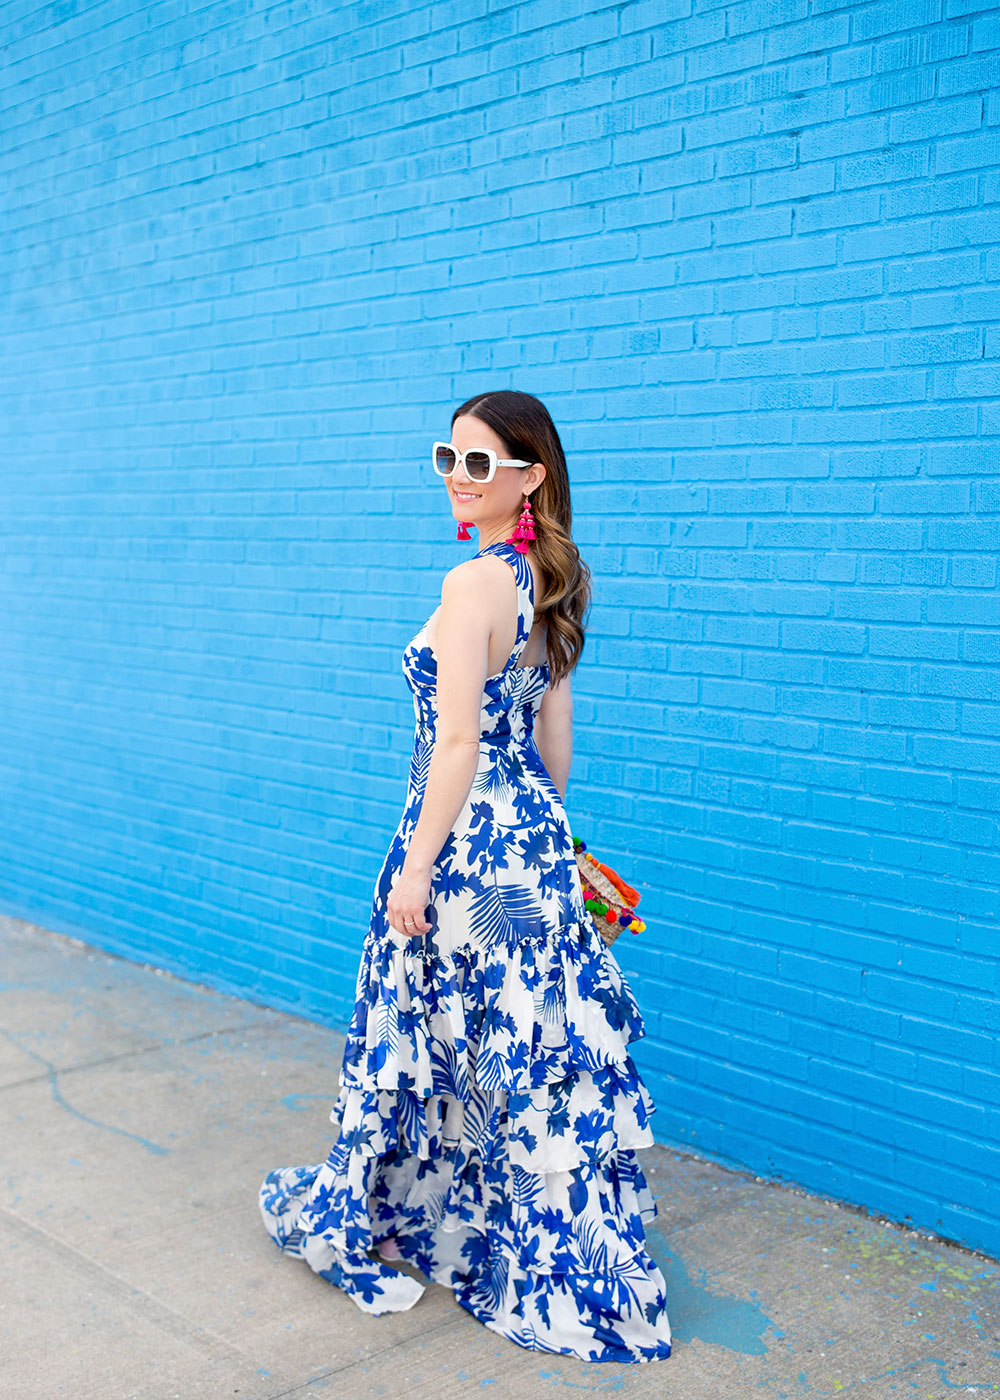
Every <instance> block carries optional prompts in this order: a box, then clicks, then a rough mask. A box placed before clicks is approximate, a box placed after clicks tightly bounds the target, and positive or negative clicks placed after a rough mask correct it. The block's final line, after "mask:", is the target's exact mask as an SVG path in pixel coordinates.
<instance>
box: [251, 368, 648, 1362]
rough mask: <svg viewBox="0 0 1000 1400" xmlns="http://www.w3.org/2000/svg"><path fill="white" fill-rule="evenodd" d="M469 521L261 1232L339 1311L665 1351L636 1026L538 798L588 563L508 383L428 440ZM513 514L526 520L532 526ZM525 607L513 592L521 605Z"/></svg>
mask: <svg viewBox="0 0 1000 1400" xmlns="http://www.w3.org/2000/svg"><path fill="white" fill-rule="evenodd" d="M434 465H435V468H436V470H437V471H438V472H439V473H440V474H441V475H442V477H443V478H444V484H445V488H446V490H447V493H448V498H449V503H450V505H451V509H452V514H453V516H454V517H455V518H457V519H458V520H459V521H460V522H461V523H460V525H459V529H458V538H459V539H468V538H469V535H468V533H467V532H466V524H470V525H472V526H473V527H474V528H475V529H476V530H477V531H478V533H479V541H480V548H479V551H478V553H477V554H476V555H475V557H474V558H472V559H468V560H466V561H465V562H464V563H460V564H458V565H456V566H455V567H454V568H452V569H451V570H449V572H448V573H447V574H446V575H445V578H444V581H443V584H442V588H441V603H440V606H439V607H438V608H437V609H435V611H434V613H432V615H431V616H430V617H429V618H428V620H427V622H426V623H425V624H424V626H423V627H421V629H420V631H419V632H418V633H417V634H416V636H415V637H414V638H413V640H412V641H411V642H410V644H409V645H408V646H407V647H406V649H405V650H404V652H403V657H402V666H403V671H404V674H405V676H406V680H407V682H408V684H409V686H410V688H411V690H412V691H413V702H414V711H415V715H416V732H415V741H414V749H413V755H412V759H411V763H410V772H409V781H408V789H407V794H406V805H405V810H404V812H403V815H402V817H401V819H400V822H399V825H398V827H397V830H396V833H395V835H394V836H393V838H392V842H391V844H390V846H389V850H388V852H387V854H386V857H385V860H384V862H383V865H382V869H381V871H380V872H379V875H378V878H377V880H376V883H375V892H374V900H373V904H372V914H371V924H370V927H369V931H368V934H367V937H366V939H365V943H364V949H363V952H362V956H361V966H360V969H359V972H358V980H357V989H356V1005H355V1009H354V1015H353V1018H352V1020H351V1024H350V1027H349V1029H348V1033H347V1044H346V1047H345V1050H344V1057H343V1063H342V1067H341V1070H340V1077H339V1083H340V1093H339V1096H338V1098H337V1100H336V1103H335V1105H334V1107H333V1110H332V1112H331V1114H330V1118H331V1121H332V1122H333V1123H334V1124H335V1125H337V1126H338V1127H339V1136H338V1139H337V1142H336V1144H335V1146H334V1147H333V1150H332V1151H331V1153H330V1155H329V1157H328V1158H327V1161H326V1162H325V1163H322V1164H319V1165H316V1166H304V1167H284V1168H279V1169H277V1170H275V1171H272V1172H271V1173H270V1174H269V1175H268V1176H267V1178H266V1179H265V1181H264V1183H263V1185H262V1186H261V1190H260V1207H261V1213H262V1215H263V1218H264V1223H265V1224H266V1226H267V1229H268V1230H269V1232H270V1234H271V1236H272V1238H273V1239H274V1240H275V1242H276V1243H277V1244H278V1245H279V1247H280V1248H281V1249H283V1250H284V1251H285V1252H286V1253H288V1254H291V1255H294V1256H296V1257H298V1258H303V1259H305V1260H306V1262H307V1263H308V1264H309V1265H310V1267H311V1268H313V1269H314V1270H315V1271H316V1272H317V1273H319V1274H321V1275H322V1276H323V1277H324V1278H326V1279H329V1280H330V1282H332V1283H335V1284H338V1285H339V1286H340V1287H341V1288H343V1289H344V1291H345V1292H346V1293H348V1294H349V1295H350V1296H351V1297H352V1298H353V1299H354V1301H355V1303H356V1304H357V1305H358V1307H360V1308H361V1309H362V1311H364V1312H370V1313H382V1312H393V1311H401V1310H403V1309H405V1308H410V1307H412V1306H413V1304H414V1303H415V1302H416V1301H417V1299H418V1298H419V1297H420V1296H421V1294H422V1293H423V1292H424V1287H425V1285H424V1284H422V1283H420V1282H419V1281H418V1280H417V1279H416V1278H414V1277H413V1276H412V1275H411V1274H409V1273H407V1272H406V1271H405V1270H404V1269H402V1268H390V1267H387V1265H386V1264H385V1263H382V1262H379V1257H381V1259H382V1260H386V1259H401V1260H403V1261H405V1262H407V1263H409V1264H411V1265H415V1266H416V1268H417V1269H418V1270H420V1271H421V1272H422V1273H423V1274H424V1275H425V1276H426V1277H428V1278H430V1279H433V1280H435V1281H436V1282H439V1283H442V1284H445V1285H446V1286H447V1287H449V1288H451V1289H453V1290H454V1294H455V1297H456V1298H457V1299H458V1301H459V1303H461V1305H462V1306H463V1307H464V1308H466V1309H467V1310H468V1311H469V1312H471V1313H472V1314H473V1315H474V1316H475V1317H477V1318H479V1320H480V1321H481V1322H483V1323H485V1325H486V1326H487V1327H489V1328H491V1329H492V1330H493V1331H494V1332H498V1333H499V1334H500V1335H501V1336H504V1337H508V1338H510V1340H511V1341H514V1342H517V1343H519V1344H520V1345H521V1346H524V1347H527V1348H528V1349H530V1350H536V1351H547V1352H560V1353H564V1354H566V1355H570V1356H577V1357H580V1358H581V1359H582V1360H584V1361H640V1362H641V1361H648V1360H653V1359H655V1358H660V1357H666V1356H669V1355H670V1329H669V1324H668V1321H667V1313H666V1304H665V1297H664V1294H665V1283H664V1279H663V1275H662V1273H661V1272H660V1270H659V1269H658V1268H657V1266H656V1264H655V1263H654V1261H653V1260H652V1259H651V1258H650V1256H649V1254H648V1253H647V1252H646V1248H645V1235H644V1222H646V1221H648V1220H651V1219H653V1217H654V1216H655V1214H656V1206H655V1203H654V1201H653V1197H652V1192H651V1191H650V1189H649V1186H648V1184H647V1182H646V1179H645V1177H644V1176H643V1173H642V1171H641V1169H640V1167H639V1165H638V1162H637V1160H636V1155H635V1149H636V1148H639V1147H646V1146H649V1145H650V1144H651V1143H652V1141H653V1137H652V1132H651V1129H650V1127H649V1117H650V1114H651V1113H652V1111H653V1107H654V1105H653V1101H652V1099H651V1097H650V1095H649V1092H648V1090H647V1089H646V1087H645V1085H644V1084H643V1083H642V1081H641V1079H640V1078H639V1075H638V1074H637V1071H636V1068H635V1065H634V1064H633V1062H632V1059H631V1057H630V1056H629V1054H628V1050H627V1046H628V1043H629V1042H630V1041H631V1040H634V1039H635V1038H636V1037H638V1036H640V1035H642V1034H643V1033H644V1027H643V1023H642V1019H641V1017H640V1014H639V1009H638V1007H637V1005H636V1002H635V1000H634V998H633V996H632V993H631V991H630V989H629V987H628V985H627V983H626V982H625V980H624V978H623V976H622V973H621V971H620V969H619V967H618V964H617V963H616V961H615V959H614V958H613V956H612V955H611V953H610V951H609V950H608V949H607V948H606V947H605V945H604V943H603V941H602V940H601V937H600V935H599V934H598V932H597V930H596V929H595V927H594V925H593V923H592V921H591V917H590V914H589V912H588V911H587V909H586V908H585V907H584V903H583V891H582V887H581V884H580V877H579V872H578V868H577V864H576V858H575V855H574V850H573V844H572V838H571V835H570V828H569V825H568V822H567V818H566V812H565V809H564V807H563V798H564V796H565V792H566V783H567V780H568V777H569V768H570V756H571V749H572V739H571V716H572V710H571V698H570V672H571V670H572V669H573V667H574V666H575V665H576V663H577V661H578V660H579V657H580V653H581V651H582V648H583V641H584V636H583V628H582V626H581V618H582V617H583V614H584V611H585V609H586V606H587V604H588V602H589V596H590V584H589V573H588V571H587V568H586V566H585V565H584V564H583V562H582V561H581V559H580V556H579V554H578V552H577V549H576V546H575V545H574V543H573V541H572V539H571V538H570V492H569V481H568V477H567V473H566V462H565V458H564V456H563V451H562V445H561V443H560V441H559V436H558V434H557V432H556V429H555V427H554V425H553V423H552V420H551V418H550V417H549V414H548V412H547V411H546V409H545V407H544V406H543V405H542V404H541V403H540V402H539V401H538V399H536V398H533V397H532V396H531V395H530V394H523V393H516V392H513V391H505V392H500V393H494V394H481V395H478V396H476V397H475V398H472V399H469V400H468V402H467V403H464V404H462V406H461V407H460V408H459V409H457V410H456V411H455V413H454V415H453V416H452V427H451V443H449V444H441V443H439V444H436V445H435V457H434ZM532 527H533V528H532ZM536 600H537V601H536Z"/></svg>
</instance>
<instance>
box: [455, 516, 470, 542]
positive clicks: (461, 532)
mask: <svg viewBox="0 0 1000 1400" xmlns="http://www.w3.org/2000/svg"><path fill="white" fill-rule="evenodd" d="M471 524H472V521H471V520H460V521H459V522H458V534H457V535H456V536H455V538H456V540H471V539H472V536H471V535H470V534H469V526H470V525H471Z"/></svg>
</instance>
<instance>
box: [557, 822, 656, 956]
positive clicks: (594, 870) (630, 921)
mask: <svg viewBox="0 0 1000 1400" xmlns="http://www.w3.org/2000/svg"><path fill="white" fill-rule="evenodd" d="M573 850H574V851H575V852H576V864H577V868H578V870H579V871H580V884H581V885H582V886H583V902H584V904H585V905H586V906H587V908H588V909H589V910H590V917H591V918H592V919H593V921H594V926H595V928H596V929H597V932H598V933H599V934H600V935H601V937H602V938H603V939H604V943H605V946H606V947H608V948H610V947H611V945H612V943H613V942H614V941H615V939H616V938H617V937H618V935H619V934H620V933H621V931H622V929H623V928H627V929H628V930H629V932H630V933H641V932H642V931H643V929H644V928H645V927H646V925H645V923H644V922H643V920H642V919H640V918H639V916H638V915H637V914H636V912H635V910H636V906H637V904H638V903H639V899H640V895H639V891H638V890H635V889H633V888H632V886H631V885H629V884H627V883H626V882H625V881H624V880H623V879H622V877H621V876H620V875H619V874H618V872H617V871H616V870H612V868H611V866H610V865H605V864H604V863H603V862H602V861H599V860H598V859H597V857H596V856H594V855H592V854H591V853H590V851H588V850H587V843H586V841H581V840H580V838H579V837H578V836H574V837H573Z"/></svg>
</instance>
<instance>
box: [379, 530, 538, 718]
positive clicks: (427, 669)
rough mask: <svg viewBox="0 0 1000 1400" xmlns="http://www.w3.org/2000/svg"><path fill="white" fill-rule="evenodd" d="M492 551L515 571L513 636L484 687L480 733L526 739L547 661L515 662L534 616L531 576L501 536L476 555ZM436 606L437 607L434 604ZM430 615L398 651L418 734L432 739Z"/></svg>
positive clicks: (433, 673)
mask: <svg viewBox="0 0 1000 1400" xmlns="http://www.w3.org/2000/svg"><path fill="white" fill-rule="evenodd" d="M482 554H497V555H499V556H500V557H501V558H502V559H506V560H507V562H508V563H509V564H510V566H511V567H512V569H513V570H514V578H515V581H516V584H517V635H516V637H515V639H514V646H513V649H512V651H511V653H510V655H509V657H508V658H507V661H506V663H505V664H504V666H503V669H502V670H500V671H498V672H497V673H496V675H493V676H488V677H487V679H486V682H485V685H484V687H483V705H482V719H481V728H480V738H481V739H482V740H483V741H490V740H500V741H514V742H516V741H518V740H524V739H526V738H530V736H531V733H532V730H533V728H534V722H535V715H536V714H537V713H538V710H539V707H540V705H541V703H542V697H543V695H544V694H545V691H546V688H547V687H548V684H549V679H550V676H549V667H548V663H547V662H542V663H541V664H540V665H538V666H521V665H519V664H518V662H519V661H520V658H521V653H522V652H523V651H524V647H525V644H526V642H527V640H528V636H529V634H530V632H531V628H532V624H533V622H534V618H535V602H534V576H533V575H532V572H531V566H530V565H529V563H528V561H527V560H526V559H525V557H524V556H523V555H522V554H520V553H519V552H518V551H517V550H516V549H515V548H514V546H513V545H512V544H508V542H507V541H506V540H497V541H496V542H495V543H494V544H488V545H485V546H484V547H483V548H482V549H481V550H479V553H478V554H477V555H476V556H475V557H476V558H477V559H478V558H479V556H480V555H482ZM435 611H436V609H435ZM433 616H434V613H431V616H430V617H429V618H428V619H427V621H426V622H425V623H424V625H423V626H422V627H421V629H420V631H419V632H418V633H417V634H416V636H415V637H413V638H412V640H411V641H410V642H409V644H408V645H407V646H406V648H405V649H404V651H403V658H402V668H403V673H404V675H405V676H406V680H407V684H408V685H409V687H410V689H411V690H412V691H413V710H414V715H415V717H416V725H417V734H418V737H419V738H422V739H423V740H424V742H425V743H427V742H433V739H434V735H435V733H436V728H437V658H436V657H435V655H434V652H433V650H432V648H431V646H430V644H429V643H428V641H427V628H428V625H429V623H430V620H431V617H433Z"/></svg>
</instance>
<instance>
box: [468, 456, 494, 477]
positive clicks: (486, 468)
mask: <svg viewBox="0 0 1000 1400" xmlns="http://www.w3.org/2000/svg"><path fill="white" fill-rule="evenodd" d="M465 470H466V471H467V472H468V473H469V476H470V477H471V478H472V480H473V481H485V480H486V478H487V477H488V476H489V474H490V459H489V455H488V454H487V453H485V452H468V453H466V457H465Z"/></svg>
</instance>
